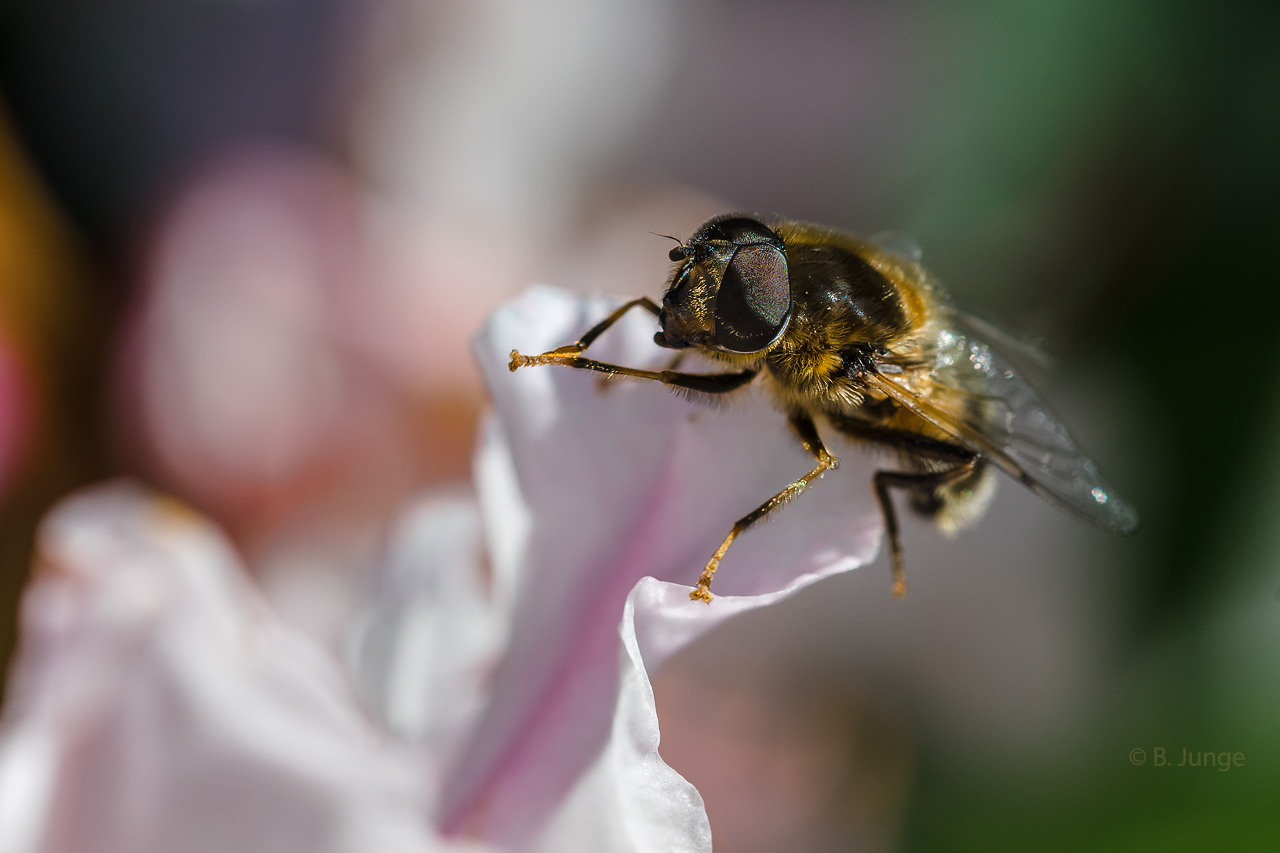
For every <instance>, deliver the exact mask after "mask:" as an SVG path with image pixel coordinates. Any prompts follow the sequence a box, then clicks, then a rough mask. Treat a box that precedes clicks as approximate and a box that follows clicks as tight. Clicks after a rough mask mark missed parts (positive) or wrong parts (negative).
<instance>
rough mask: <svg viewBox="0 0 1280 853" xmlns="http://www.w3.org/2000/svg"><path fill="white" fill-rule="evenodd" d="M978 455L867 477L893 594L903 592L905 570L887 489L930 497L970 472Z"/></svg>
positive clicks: (896, 519)
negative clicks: (938, 468)
mask: <svg viewBox="0 0 1280 853" xmlns="http://www.w3.org/2000/svg"><path fill="white" fill-rule="evenodd" d="M978 458H979V457H978V456H977V455H976V454H975V455H973V456H971V457H970V458H969V459H968V461H966V462H961V463H958V464H956V465H955V466H953V467H951V468H946V469H943V470H941V471H934V472H930V473H915V472H907V471H877V472H876V473H875V475H874V476H873V477H872V478H871V482H872V485H873V486H874V487H875V492H876V500H877V501H878V502H879V503H880V514H881V515H882V516H883V517H884V531H885V538H886V539H887V540H888V541H889V560H890V566H891V568H892V570H893V595H894V597H895V598H902V597H903V596H904V595H906V594H907V574H906V570H905V569H904V567H903V561H902V537H901V534H900V531H899V529H898V516H897V513H896V512H895V511H894V508H893V501H892V500H890V498H889V489H903V490H905V491H909V492H911V493H912V497H913V499H914V500H918V501H929V500H932V499H933V498H934V496H935V495H936V494H937V493H938V490H939V489H941V488H943V487H945V486H948V485H950V484H952V483H955V482H959V481H961V480H964V479H966V478H968V477H970V476H972V475H973V474H974V472H975V471H976V470H977V468H978Z"/></svg>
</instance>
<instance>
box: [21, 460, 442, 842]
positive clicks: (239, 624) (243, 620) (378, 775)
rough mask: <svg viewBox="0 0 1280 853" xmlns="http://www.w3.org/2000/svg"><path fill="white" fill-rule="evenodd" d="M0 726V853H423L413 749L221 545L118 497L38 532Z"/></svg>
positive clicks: (169, 511)
mask: <svg viewBox="0 0 1280 853" xmlns="http://www.w3.org/2000/svg"><path fill="white" fill-rule="evenodd" d="M39 557H40V560H41V565H40V567H39V572H38V574H37V575H36V577H35V578H34V579H33V581H32V583H31V585H30V587H29V589H28V592H27V595H26V598H25V600H24V604H23V626H22V627H23V634H22V646H21V652H20V654H19V657H18V659H17V661H16V669H15V671H14V674H13V677H12V679H11V681H10V685H9V687H10V698H9V701H8V703H7V705H6V708H5V714H4V719H3V725H2V727H0V817H3V818H4V820H0V849H3V850H5V851H14V853H27V851H47V853H53V851H79V850H93V851H95V853H114V851H120V853H126V851H127V853H146V851H166V852H167V851H174V850H182V851H197V853H198V851H211V853H212V851H226V850H236V851H264V853H265V851H273V853H278V851H290V850H299V851H302V850H306V851H352V852H353V853H355V851H362V852H363V851H369V850H379V851H383V850H385V851H425V850H434V849H438V847H439V844H438V839H434V838H432V837H430V836H429V835H428V833H427V831H426V821H425V820H424V818H423V812H422V803H423V802H424V800H425V794H424V791H423V788H424V784H425V783H424V780H423V774H422V772H421V766H420V762H419V761H418V759H417V757H416V756H415V755H414V754H413V753H412V752H409V751H405V750H403V749H402V748H401V749H397V748H396V747H395V745H394V744H391V743H388V742H386V741H385V739H384V738H383V736H382V735H381V734H380V733H379V732H378V731H376V730H375V729H374V728H372V727H371V726H370V725H369V723H368V722H367V720H366V719H365V718H364V717H363V716H362V715H361V713H360V712H359V710H358V707H357V706H356V704H355V703H354V702H353V701H352V696H351V694H350V691H349V690H348V688H347V684H346V681H345V679H344V677H343V675H342V673H341V670H340V669H339V668H338V667H337V665H336V663H335V662H334V661H333V660H332V659H331V658H330V657H328V656H327V655H326V654H325V653H324V652H323V651H322V650H321V649H320V648H319V647H318V646H316V645H315V644H314V643H312V642H311V641H310V640H308V639H307V638H305V637H303V636H301V635H299V634H296V633H294V632H293V631H291V630H289V629H288V628H286V627H284V626H283V625H282V624H281V623H279V621H278V620H276V619H275V617H274V616H273V614H272V613H271V611H270V610H269V609H268V608H267V607H266V606H265V605H264V604H263V602H262V600H261V599H260V598H259V597H258V595H257V594H256V592H255V590H254V589H253V588H252V586H251V585H250V584H249V583H248V582H247V580H246V579H245V577H244V576H243V573H242V570H241V569H240V567H239V566H238V565H237V563H236V560H235V557H234V555H233V553H232V551H231V549H230V547H229V545H228V544H227V542H226V541H225V540H224V539H223V538H222V537H221V536H220V535H219V534H218V533H217V532H216V531H214V530H213V529H212V527H211V526H210V525H208V524H207V523H205V522H204V521H202V520H200V519H199V518H198V517H196V516H195V514H194V513H192V512H190V511H189V510H186V509H185V508H182V507H180V506H179V505H177V504H175V503H173V502H172V501H166V500H163V499H159V498H156V497H155V496H153V495H151V494H149V493H146V492H144V491H143V490H141V489H140V488H137V487H134V486H129V485H120V484H117V485H111V486H108V487H104V488H100V489H97V490H93V491H90V492H87V493H82V494H80V495H78V496H76V497H73V498H71V499H69V500H67V501H66V502H64V503H63V504H62V505H60V506H59V507H58V508H57V509H56V510H55V511H54V512H53V514H52V515H51V516H50V518H49V519H48V520H47V521H46V523H45V525H44V527H43V528H42V531H41V535H40V540H39Z"/></svg>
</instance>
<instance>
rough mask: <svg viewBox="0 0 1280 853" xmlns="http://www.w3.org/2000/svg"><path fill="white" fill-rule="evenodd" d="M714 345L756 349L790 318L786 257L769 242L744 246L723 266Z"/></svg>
mask: <svg viewBox="0 0 1280 853" xmlns="http://www.w3.org/2000/svg"><path fill="white" fill-rule="evenodd" d="M714 314H715V322H716V332H715V337H716V345H717V346H718V347H719V348H721V349H723V350H727V351H729V352H740V353H750V352H759V351H760V350H762V349H765V348H766V347H768V346H769V344H771V343H773V342H774V341H775V340H777V339H778V337H779V336H780V335H781V334H782V331H783V330H784V329H785V328H786V326H787V321H788V320H789V319H790V318H791V279H790V276H789V274H788V272H787V257H786V255H784V254H783V253H782V250H781V249H780V248H778V247H775V246H771V245H768V244H756V245H750V246H743V247H742V248H740V249H738V251H736V252H734V254H733V258H732V260H730V261H729V264H728V266H727V267H725V271H724V278H723V279H722V280H721V282H720V290H719V292H718V293H717V294H716V304H715V310H714Z"/></svg>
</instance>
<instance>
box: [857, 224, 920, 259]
mask: <svg viewBox="0 0 1280 853" xmlns="http://www.w3.org/2000/svg"><path fill="white" fill-rule="evenodd" d="M867 240H868V241H869V242H872V243H875V244H876V245H877V246H879V247H880V248H881V249H884V250H885V251H886V252H888V253H889V254H891V255H897V256H898V257H900V258H902V259H903V260H907V261H911V262H912V263H916V264H918V263H920V259H921V258H923V257H924V250H923V249H921V248H920V244H919V243H917V242H916V241H915V238H913V237H912V236H911V235H910V234H905V233H903V232H902V231H878V232H876V233H875V234H872V235H871V236H870V237H868V238H867Z"/></svg>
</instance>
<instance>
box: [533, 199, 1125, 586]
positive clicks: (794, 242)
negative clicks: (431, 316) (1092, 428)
mask: <svg viewBox="0 0 1280 853" xmlns="http://www.w3.org/2000/svg"><path fill="white" fill-rule="evenodd" d="M677 242H679V241H677ZM670 257H671V261H672V262H673V263H674V265H675V266H674V269H673V270H672V273H671V278H670V280H669V281H668V284H667V289H666V292H665V294H664V295H663V297H662V305H661V306H659V305H657V304H656V303H654V301H653V300H651V299H649V298H648V297H641V298H639V299H634V300H631V301H630V302H627V303H625V304H623V305H622V306H621V307H619V308H618V309H617V310H616V311H614V312H613V313H612V314H610V315H609V316H608V317H605V318H604V319H603V320H601V321H600V322H599V323H597V324H596V325H595V326H593V327H592V328H591V329H589V330H588V331H587V332H586V334H584V335H583V336H582V338H581V339H579V340H578V341H577V342H575V343H572V344H569V345H568V346H563V347H560V348H559V349H555V350H551V351H550V352H546V353H543V354H541V355H535V356H527V355H521V354H520V353H519V352H517V351H515V350H512V352H511V362H510V364H509V367H510V369H511V370H512V371H514V370H517V369H518V368H521V367H528V366H532V365H539V364H563V365H566V366H568V367H575V368H580V369H585V370H594V371H598V372H601V373H604V374H607V375H609V376H630V377H637V378H641V379H650V380H655V381H657V382H661V383H663V384H664V385H669V386H672V387H674V388H678V389H683V390H685V391H691V392H694V393H696V394H709V395H714V394H728V393H730V392H733V391H735V390H738V389H740V388H742V387H744V386H746V385H747V384H748V383H751V382H753V381H760V382H762V383H763V384H765V385H766V386H767V388H768V390H769V391H770V392H771V394H772V396H773V398H774V399H775V401H776V402H777V404H778V405H779V407H780V408H781V409H782V410H783V411H784V412H785V413H786V415H787V418H788V419H789V421H790V423H791V426H792V428H793V429H794V430H795V433H796V435H797V436H798V437H799V439H800V443H801V444H802V445H803V446H804V448H805V450H807V451H808V452H809V453H810V454H812V456H813V458H814V462H815V464H814V467H813V470H811V471H810V472H809V473H807V474H805V475H804V476H803V477H800V478H799V479H798V480H796V481H795V482H793V483H792V484H791V485H789V486H787V487H786V488H785V489H783V490H782V491H781V492H779V493H778V494H776V495H774V496H773V497H771V498H769V500H767V501H765V502H764V503H763V504H761V505H760V506H758V507H756V508H755V509H754V510H752V511H751V512H749V513H747V514H746V515H745V516H743V517H742V518H741V519H739V520H738V521H737V523H735V524H734V525H733V528H732V529H731V530H730V531H729V534H728V535H727V536H726V537H725V538H724V541H723V542H721V543H720V547H719V548H717V549H716V551H715V553H714V554H712V556H711V559H710V560H708V561H707V565H706V568H705V569H704V570H703V572H702V575H701V577H700V578H699V579H698V584H697V586H696V587H695V588H694V590H693V592H692V593H690V597H691V598H693V599H694V600H702V601H708V602H709V601H710V600H711V580H712V577H713V576H714V575H715V572H716V567H717V566H718V565H719V563H720V560H721V559H722V558H723V557H724V555H725V552H726V551H728V549H729V546H730V545H731V544H733V541H734V540H735V539H736V538H737V537H738V536H739V535H740V534H741V533H742V532H743V531H745V530H746V529H747V528H749V527H751V526H752V525H753V524H755V523H756V522H757V521H759V520H760V519H762V518H764V517H765V516H767V515H768V514H769V513H771V512H773V511H774V510H775V509H777V508H778V507H779V506H781V505H782V504H783V503H785V502H786V501H788V500H790V499H792V498H794V497H796V496H798V495H799V494H800V493H801V492H803V491H804V490H805V489H806V488H807V487H808V486H809V484H810V483H812V482H813V481H814V480H816V479H817V478H819V477H821V476H822V475H823V473H824V472H826V471H827V470H828V469H830V468H834V467H836V465H837V464H838V460H837V459H836V458H835V457H834V456H832V455H831V454H830V453H829V452H828V451H827V449H826V446H825V445H824V444H823V442H822V438H821V436H820V435H819V433H818V428H817V425H816V423H815V421H817V420H822V421H825V422H826V423H827V424H829V425H830V426H831V427H832V428H833V429H835V430H836V431H838V432H840V433H843V434H844V435H846V436H849V437H851V438H853V439H855V440H857V441H861V442H869V443H871V444H875V445H880V446H882V447H886V448H889V449H891V450H893V451H896V452H897V455H898V457H899V459H900V466H899V467H898V468H896V469H893V470H880V471H877V472H876V473H875V475H874V477H873V478H872V485H873V487H874V491H875V495H876V499H877V501H878V503H879V506H880V511H881V513H882V515H883V517H884V524H885V532H886V536H887V539H888V542H889V554H890V564H891V567H892V570H893V592H894V594H895V595H897V596H902V595H903V594H904V593H905V591H906V581H905V573H904V570H903V558H902V544H901V540H900V536H899V530H898V520H897V515H896V514H895V511H894V506H893V502H892V501H891V500H890V495H889V493H890V490H894V489H896V490H900V491H902V492H905V493H906V496H907V499H908V502H909V505H910V507H911V509H912V510H914V511H915V512H917V513H919V514H921V515H923V516H925V517H928V518H931V519H933V520H934V521H935V522H937V524H938V525H939V527H940V528H942V530H943V531H944V532H953V531H957V530H960V529H962V528H964V527H967V526H968V525H970V524H972V523H973V522H974V521H976V520H977V519H978V518H979V517H980V516H981V514H982V513H983V511H984V510H985V509H986V506H987V504H988V503H990V500H991V497H992V495H993V493H994V486H995V483H994V471H993V469H996V468H998V469H1001V470H1003V471H1004V472H1005V473H1006V474H1008V475H1009V476H1011V477H1013V478H1014V479H1015V480H1017V481H1018V482H1020V483H1022V484H1023V485H1025V486H1026V487H1028V488H1029V489H1031V490H1032V491H1033V492H1035V493H1036V494H1038V495H1040V496H1041V497H1042V498H1044V499H1046V500H1048V501H1049V502H1050V503H1053V504H1056V505H1057V506H1059V507H1061V508H1062V509H1065V510H1067V511H1068V512H1071V513H1073V514H1075V515H1078V516H1081V517H1083V518H1085V519H1086V520H1088V521H1091V522H1094V523H1096V524H1099V525H1101V526H1103V527H1106V528H1108V529H1110V530H1112V531H1115V532H1117V533H1131V532H1133V530H1135V529H1136V527H1137V524H1138V516H1137V513H1136V512H1135V511H1134V509H1133V507H1132V506H1130V505H1129V504H1128V503H1126V502H1125V501H1124V500H1122V499H1121V498H1120V497H1119V496H1118V495H1117V494H1116V493H1115V492H1114V491H1113V490H1112V488H1111V486H1110V485H1108V484H1107V482H1106V481H1105V480H1104V479H1103V478H1102V475H1101V474H1099V472H1098V468H1097V465H1095V464H1094V462H1093V461H1092V460H1091V459H1089V457H1087V456H1086V455H1085V454H1084V453H1083V452H1081V450H1080V449H1079V448H1078V447H1077V446H1076V443H1075V442H1074V441H1073V440H1072V438H1071V436H1070V435H1069V434H1068V433H1067V431H1066V429H1065V428H1064V427H1063V426H1062V425H1061V424H1060V423H1059V422H1058V420H1057V419H1056V418H1055V417H1054V416H1053V415H1052V414H1051V413H1050V412H1049V410H1048V408H1047V407H1046V406H1045V404H1044V403H1043V402H1042V401H1041V399H1040V397H1039V396H1038V395H1037V394H1036V392H1035V391H1033V390H1032V389H1031V387H1030V386H1029V385H1027V384H1026V382H1025V381H1024V380H1023V379H1022V378H1021V376H1019V374H1018V372H1017V371H1015V370H1014V368H1013V367H1012V366H1011V364H1010V363H1009V362H1008V361H1006V360H1005V358H1004V357H1003V356H1001V355H1000V354H999V353H998V352H996V351H995V350H993V349H992V348H991V347H990V346H989V345H988V344H986V343H984V342H982V341H980V340H976V339H974V337H973V336H972V334H971V333H970V331H969V329H970V328H971V327H972V326H973V325H974V324H973V323H970V322H968V321H967V317H966V315H965V314H964V312H961V311H959V310H958V309H956V308H955V307H954V306H953V305H952V304H951V303H950V301H949V300H948V299H947V297H946V295H945V294H944V293H943V292H942V290H941V288H939V286H938V285H937V284H936V283H935V282H934V281H933V280H932V279H931V278H930V277H929V276H928V274H927V273H926V272H925V271H924V269H923V268H922V267H921V266H920V265H919V263H917V262H916V260H915V259H914V258H912V257H908V256H905V255H904V254H902V253H896V252H893V251H890V250H889V249H887V248H885V247H882V246H881V245H879V244H877V243H875V242H872V241H867V240H861V239H858V238H856V237H853V236H851V235H848V234H844V233H842V232H839V231H835V230H831V229H828V228H823V227H820V226H816V225H810V224H806V223H801V222H793V221H777V222H771V223H768V224H766V223H765V222H764V221H763V220H761V219H760V218H757V217H755V216H751V215H746V214H726V215H723V216H717V217H715V218H714V219H711V220H709V221H708V222H706V223H705V224H703V225H702V226H701V227H700V228H699V229H698V230H697V231H696V232H695V233H694V235H693V236H692V237H691V238H689V240H688V242H686V243H680V244H679V245H677V246H676V247H675V248H673V249H672V250H671V252H670ZM632 308H643V309H644V310H646V311H649V312H651V313H652V314H654V315H655V316H656V317H657V318H658V323H659V325H660V326H661V330H660V331H659V332H658V333H657V334H656V335H654V342H655V343H656V344H658V345H659V346H662V347H666V348H669V349H674V350H686V349H693V350H696V351H698V352H701V353H704V354H705V355H707V356H709V357H710V358H711V359H713V360H715V361H717V362H719V363H722V364H724V366H725V370H724V371H722V372H717V373H687V372H680V371H677V370H674V369H668V370H659V371H654V370H637V369H634V368H630V367H624V366H621V365H615V364H605V363H603V362H599V361H593V360H591V359H589V358H586V357H584V356H583V355H582V353H583V351H584V350H586V349H587V348H588V347H589V346H590V345H591V343H592V341H594V340H595V339H596V338H598V337H599V336H600V335H601V334H602V333H603V332H604V331H605V330H606V329H608V328H609V327H610V326H611V325H613V324H614V323H615V322H616V321H617V320H618V318H620V317H621V316H622V315H623V314H625V313H626V312H628V311H630V310H631V309H632ZM673 367H674V365H673Z"/></svg>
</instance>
